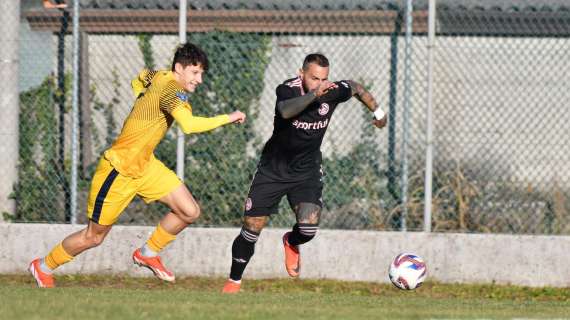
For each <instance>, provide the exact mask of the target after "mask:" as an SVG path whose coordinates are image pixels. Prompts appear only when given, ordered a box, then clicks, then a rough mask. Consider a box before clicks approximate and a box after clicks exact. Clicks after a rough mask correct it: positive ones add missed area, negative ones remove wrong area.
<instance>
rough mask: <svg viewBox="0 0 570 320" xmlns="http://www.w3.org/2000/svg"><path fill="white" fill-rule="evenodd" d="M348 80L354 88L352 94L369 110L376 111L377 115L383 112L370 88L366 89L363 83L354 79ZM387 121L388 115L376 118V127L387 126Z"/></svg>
mask: <svg viewBox="0 0 570 320" xmlns="http://www.w3.org/2000/svg"><path fill="white" fill-rule="evenodd" d="M347 82H348V83H349V85H350V88H351V90H352V96H354V97H355V98H356V99H358V101H360V102H362V104H364V105H365V106H366V107H367V108H368V110H370V111H371V112H374V113H375V116H376V115H377V114H378V113H379V112H381V111H380V108H379V107H378V103H377V102H376V99H374V97H373V96H372V94H370V92H368V90H366V89H365V88H364V86H363V85H361V84H360V83H358V82H356V81H352V80H348V81H347ZM386 121H387V116H386V115H384V116H383V117H382V118H380V119H376V118H375V119H374V121H373V123H374V125H375V126H376V127H378V128H383V127H384V126H386Z"/></svg>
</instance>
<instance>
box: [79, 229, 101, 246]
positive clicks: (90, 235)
mask: <svg viewBox="0 0 570 320" xmlns="http://www.w3.org/2000/svg"><path fill="white" fill-rule="evenodd" d="M106 235H107V234H106V233H97V232H89V231H87V232H85V234H84V235H83V244H84V246H85V247H87V248H94V247H97V246H99V245H100V244H101V243H103V241H104V240H105V236H106Z"/></svg>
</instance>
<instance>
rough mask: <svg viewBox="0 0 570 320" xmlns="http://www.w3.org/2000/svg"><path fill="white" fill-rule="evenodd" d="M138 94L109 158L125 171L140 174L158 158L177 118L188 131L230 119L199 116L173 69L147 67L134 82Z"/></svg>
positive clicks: (199, 130)
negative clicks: (157, 69)
mask: <svg viewBox="0 0 570 320" xmlns="http://www.w3.org/2000/svg"><path fill="white" fill-rule="evenodd" d="M131 85H132V88H133V93H134V94H135V96H136V97H137V100H136V101H135V104H134V106H133V109H132V110H131V113H130V114H129V116H128V117H127V119H126V120H125V123H124V124H123V128H122V130H121V133H120V134H119V136H118V137H117V139H116V140H115V142H114V143H113V145H112V146H111V148H109V149H107V150H106V151H105V154H104V156H105V158H106V159H107V160H109V162H111V165H112V166H113V167H114V168H115V169H116V170H117V171H118V172H119V173H120V174H122V175H125V176H129V177H134V178H138V177H141V176H142V175H144V172H145V170H146V168H147V166H148V164H149V162H150V161H151V160H153V159H154V154H153V152H154V149H155V148H156V146H157V145H158V143H159V142H160V141H161V140H162V138H163V137H164V135H165V134H166V131H167V130H168V128H170V126H171V125H172V123H173V122H174V120H176V122H177V123H178V124H179V126H180V128H181V129H182V131H184V133H195V132H204V131H208V130H212V129H215V128H217V127H219V126H222V125H224V124H227V123H229V122H230V118H229V116H228V115H225V114H224V115H219V116H216V117H212V118H202V117H195V116H193V115H192V107H191V105H190V103H189V102H188V93H187V92H186V91H185V90H184V89H183V88H182V87H181V86H180V85H179V84H178V82H176V80H175V79H174V75H173V74H172V72H171V71H151V70H143V71H141V73H140V74H139V75H138V77H137V78H135V79H134V80H133V81H132V82H131Z"/></svg>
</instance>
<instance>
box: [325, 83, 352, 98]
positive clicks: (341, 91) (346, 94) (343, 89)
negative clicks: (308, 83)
mask: <svg viewBox="0 0 570 320" xmlns="http://www.w3.org/2000/svg"><path fill="white" fill-rule="evenodd" d="M335 83H336V85H337V86H338V88H336V89H334V90H331V91H329V92H328V93H327V94H325V95H324V97H323V99H324V100H327V101H335V102H338V103H340V102H345V101H347V100H348V99H350V98H351V97H352V89H351V88H350V84H349V82H348V81H346V80H341V81H337V82H335Z"/></svg>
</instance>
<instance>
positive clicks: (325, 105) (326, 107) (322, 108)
mask: <svg viewBox="0 0 570 320" xmlns="http://www.w3.org/2000/svg"><path fill="white" fill-rule="evenodd" d="M327 113H329V105H328V103H321V106H320V107H319V114H320V115H321V116H324V115H326V114H327Z"/></svg>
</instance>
